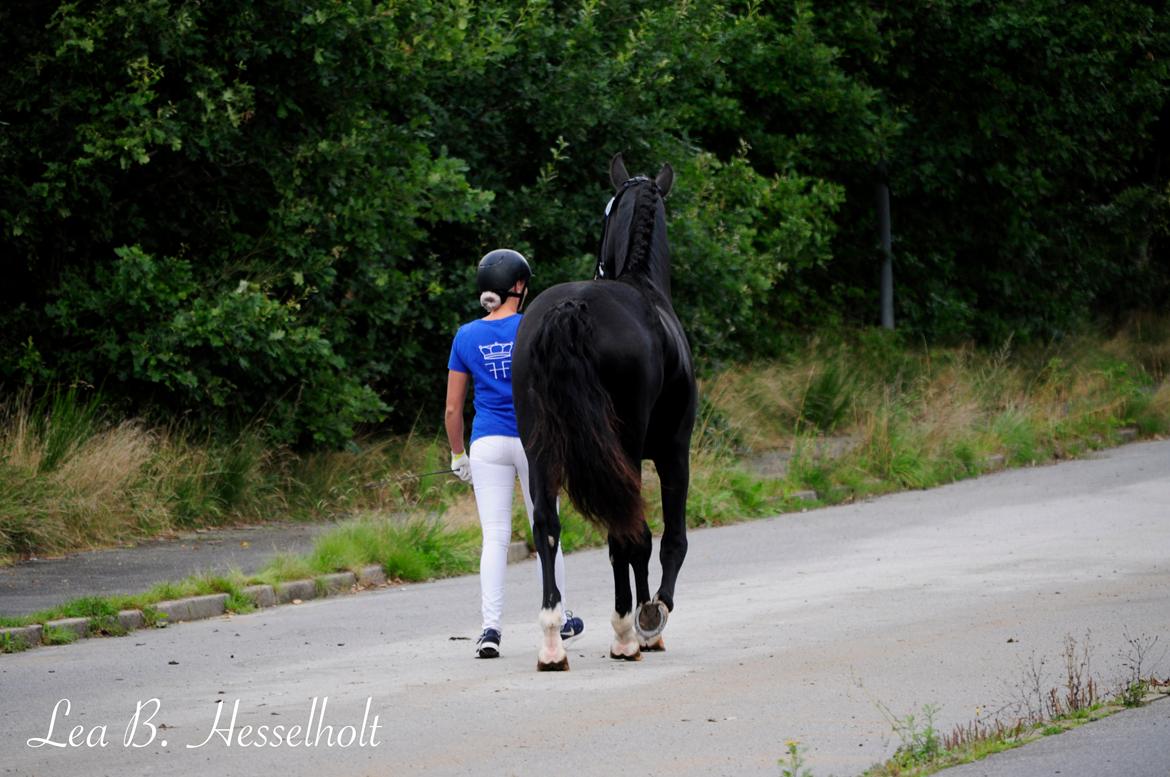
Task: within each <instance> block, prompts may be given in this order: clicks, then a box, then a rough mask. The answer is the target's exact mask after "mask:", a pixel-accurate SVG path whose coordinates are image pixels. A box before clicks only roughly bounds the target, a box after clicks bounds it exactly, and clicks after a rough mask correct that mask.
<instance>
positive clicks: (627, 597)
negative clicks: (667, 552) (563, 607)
mask: <svg viewBox="0 0 1170 777" xmlns="http://www.w3.org/2000/svg"><path fill="white" fill-rule="evenodd" d="M631 550H632V548H631V544H630V543H629V542H628V541H625V540H617V539H615V538H614V537H613V536H610V538H609V563H610V565H611V566H612V567H613V587H614V608H613V616H612V617H611V619H610V623H611V624H612V625H613V643H612V644H611V645H610V647H609V657H610V658H614V659H619V660H624V661H641V660H642V648H641V645H640V644H639V642H638V636H637V634H636V633H635V629H634V599H633V595H632V592H631V591H630V561H631Z"/></svg>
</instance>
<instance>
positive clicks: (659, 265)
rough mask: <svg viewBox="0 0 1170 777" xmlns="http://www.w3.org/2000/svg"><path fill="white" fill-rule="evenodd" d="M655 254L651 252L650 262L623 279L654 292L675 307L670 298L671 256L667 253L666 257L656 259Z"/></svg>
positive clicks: (626, 274)
mask: <svg viewBox="0 0 1170 777" xmlns="http://www.w3.org/2000/svg"><path fill="white" fill-rule="evenodd" d="M654 253H655V252H654V251H652V252H651V256H650V258H649V261H647V262H646V263H645V264H644V265H640V266H638V267H636V268H634V269H633V271H632V272H627V273H625V274H624V275H623V276H622V279H623V280H626V281H628V282H630V283H632V284H634V285H635V286H638V287H639V288H642V289H644V290H647V291H652V292H654V293H655V294H656V295H657V296H659V297H661V298H662V299H664V300H666V302H667V303H668V304H671V305H672V306H673V303H672V301H671V296H670V256H669V254H668V253H667V254H666V255H664V256H661V257H656V256H654Z"/></svg>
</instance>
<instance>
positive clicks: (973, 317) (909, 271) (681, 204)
mask: <svg viewBox="0 0 1170 777" xmlns="http://www.w3.org/2000/svg"><path fill="white" fill-rule="evenodd" d="M1168 27H1170V12H1167V11H1166V10H1165V8H1164V7H1163V6H1162V5H1161V4H1155V3H1148V2H1138V0H1124V1H1123V2H1110V3H1105V2H1090V3H1081V4H1076V5H1074V6H1068V5H1067V4H1059V3H1056V2H1055V0H1025V2H1013V3H987V2H975V1H974V0H935V1H934V2H930V3H907V4H900V5H897V4H895V5H888V6H887V5H881V6H878V5H873V4H869V3H860V2H857V0H830V1H829V2H824V3H817V4H815V5H813V4H811V3H808V2H806V1H804V0H798V1H796V2H793V1H792V0H789V2H763V1H762V0H753V1H751V2H747V3H743V2H713V3H702V4H696V3H689V2H681V1H677V2H676V1H674V0H668V1H667V2H658V3H650V2H646V1H645V0H633V1H632V2H623V3H615V2H612V1H611V0H576V1H575V2H572V3H554V2H551V0H506V1H504V2H495V3H476V4H473V3H468V2H465V1H461V0H455V1H454V2H440V1H439V0H400V1H399V0H395V1H393V2H382V3H375V2H369V1H367V2H363V1H361V0H338V2H333V3H328V4H307V3H304V2H295V1H294V0H256V1H254V2H248V3H239V2H227V1H226V0H105V2H99V3H80V2H76V3H63V2H57V3H40V2H32V1H31V0H14V1H13V2H10V3H7V4H5V5H4V6H3V7H2V8H0V43H2V44H3V49H2V50H0V61H2V62H3V64H4V72H5V74H6V78H5V79H4V80H3V81H0V256H2V257H3V265H4V270H5V275H6V282H5V283H4V284H2V285H0V303H2V307H0V380H3V381H4V382H5V383H6V384H8V385H12V386H15V385H17V384H20V383H28V384H33V385H34V386H48V385H52V384H56V383H72V382H84V383H90V384H94V385H102V386H104V388H105V390H106V391H107V392H108V393H112V394H114V395H116V396H119V397H122V398H124V399H125V400H126V401H127V402H128V403H130V404H131V405H132V406H135V407H137V408H138V409H140V410H141V409H154V411H155V412H161V413H165V414H177V413H184V414H188V415H190V416H193V417H194V418H196V419H200V420H201V422H203V423H206V424H209V425H214V424H218V423H220V422H221V421H223V420H224V419H226V420H227V421H229V422H234V423H246V422H252V421H255V420H256V419H262V420H263V421H264V422H265V423H266V424H267V425H268V426H269V428H270V429H271V432H272V434H273V435H274V436H275V437H276V438H277V439H281V440H288V441H298V442H301V443H305V444H326V445H336V444H340V443H342V442H344V441H346V440H348V439H350V438H351V437H352V435H353V433H354V431H355V429H357V428H359V426H360V425H362V424H369V423H375V422H388V423H391V424H394V425H399V426H402V425H409V424H410V423H412V422H414V420H415V419H416V418H417V417H418V416H419V413H422V412H427V413H429V412H431V410H432V409H433V408H434V406H435V404H436V402H437V400H438V396H437V395H438V393H439V391H440V390H441V385H442V376H443V360H444V358H445V355H446V350H447V347H448V345H449V339H450V336H451V333H452V332H453V331H454V327H455V326H456V324H457V323H459V322H460V321H462V320H465V319H467V318H469V317H471V316H474V315H476V311H475V307H474V294H472V291H473V286H472V272H471V270H472V268H473V267H474V264H475V261H476V260H477V259H478V257H479V256H480V255H482V254H483V253H484V252H485V251H486V250H488V249H490V248H493V247H497V246H500V245H510V246H514V247H516V248H519V249H520V250H522V251H524V252H526V253H527V254H528V255H529V256H530V258H531V259H532V261H533V264H534V266H535V268H536V277H535V281H534V285H535V287H536V288H535V290H536V291H539V289H540V288H544V287H546V286H548V285H551V284H552V283H555V282H558V281H562V280H569V279H579V278H582V277H588V276H589V275H590V274H591V272H592V267H593V262H594V257H593V255H594V252H595V251H596V242H597V240H598V237H599V225H600V223H599V222H600V213H601V209H602V207H603V206H604V203H605V201H606V200H607V199H608V197H609V190H608V185H607V183H606V175H605V170H606V163H607V161H608V159H609V157H610V156H611V155H612V153H614V152H615V151H618V150H622V151H624V152H625V153H626V158H627V160H628V161H629V162H630V166H631V169H634V168H642V169H645V170H652V169H657V166H658V165H659V164H660V163H661V162H662V161H666V160H669V161H670V162H672V163H673V164H674V166H675V167H676V169H677V170H678V173H679V175H678V181H679V184H680V185H679V186H677V187H676V191H675V193H674V194H673V195H672V198H671V201H670V203H669V204H668V205H669V207H668V210H669V214H670V229H671V239H672V245H673V248H674V260H675V267H676V269H675V296H676V306H677V307H678V309H679V312H680V315H681V316H682V318H683V319H684V323H685V324H686V326H687V328H688V331H689V333H690V335H691V337H692V340H693V344H694V346H695V349H696V352H697V353H698V354H699V355H700V358H701V359H702V361H703V363H705V364H708V365H711V364H716V363H718V362H719V361H720V360H723V359H739V358H750V357H752V356H756V355H768V354H773V353H776V352H777V350H778V349H780V348H782V347H783V339H782V336H781V333H782V332H783V331H785V330H786V329H790V328H792V327H801V328H805V327H814V326H818V325H823V324H826V323H839V322H861V323H868V322H871V321H872V320H874V319H875V318H876V313H877V301H876V294H875V291H874V290H875V288H876V277H877V260H876V251H875V248H876V245H875V244H876V229H875V216H874V212H873V192H874V184H875V179H876V174H875V170H876V168H877V163H878V162H879V161H882V160H885V161H886V162H887V163H888V170H889V180H890V185H891V189H892V192H893V202H894V227H895V236H896V244H895V250H896V254H897V265H896V277H897V289H898V298H897V302H898V316H899V320H900V321H901V322H902V323H903V324H904V325H905V326H907V327H908V328H910V329H911V330H912V331H915V332H919V333H921V334H923V335H926V336H928V337H932V338H944V339H947V338H950V339H954V338H968V337H977V338H983V339H988V340H999V339H1002V338H1004V337H1006V336H1008V335H1009V334H1011V335H1013V336H1023V337H1049V336H1052V335H1053V334H1056V333H1059V332H1060V331H1062V330H1063V329H1065V328H1067V327H1069V326H1072V325H1074V324H1075V323H1076V322H1077V321H1079V320H1083V319H1084V318H1085V317H1087V316H1090V315H1093V314H1096V313H1100V312H1115V311H1118V310H1122V309H1125V308H1128V307H1134V306H1140V305H1156V304H1162V303H1164V302H1165V301H1166V299H1167V288H1168V285H1170V272H1168V269H1167V256H1166V234H1167V222H1168V220H1170V218H1168V213H1170V191H1168V188H1167V183H1168V179H1170V176H1168V173H1167V169H1166V161H1165V155H1166V152H1167V150H1170V107H1168V106H1170V99H1168V95H1167V90H1168V89H1170V72H1168V67H1170V50H1168V49H1170V44H1168V43H1167V41H1170V29H1168Z"/></svg>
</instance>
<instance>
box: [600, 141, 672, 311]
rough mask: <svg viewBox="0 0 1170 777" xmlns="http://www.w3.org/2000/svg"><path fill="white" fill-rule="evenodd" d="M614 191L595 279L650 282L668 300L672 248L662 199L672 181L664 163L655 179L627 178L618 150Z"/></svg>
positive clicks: (607, 209) (611, 168) (613, 167)
mask: <svg viewBox="0 0 1170 777" xmlns="http://www.w3.org/2000/svg"><path fill="white" fill-rule="evenodd" d="M609 180H610V182H611V183H612V184H613V188H614V195H613V198H612V199H610V201H609V204H608V205H606V207H605V220H604V226H603V227H602V234H601V250H600V251H599V252H598V262H597V275H596V277H598V278H604V279H608V280H616V279H619V278H620V279H624V280H632V281H635V282H643V283H648V284H649V285H651V286H653V287H655V288H656V289H657V290H658V291H659V292H661V293H662V294H663V295H664V296H665V297H666V298H667V299H668V300H669V299H670V246H669V244H668V242H667V240H666V207H665V205H664V204H663V200H664V199H665V198H666V195H667V194H669V193H670V188H671V186H673V185H674V169H673V168H672V167H671V166H670V164H669V163H667V164H664V165H663V166H662V169H661V170H659V171H658V175H656V176H655V177H654V178H648V177H646V176H644V175H637V176H631V175H630V174H629V173H628V172H627V171H626V165H625V162H624V161H623V160H622V155H621V154H620V153H618V154H615V155H614V157H613V159H612V160H611V161H610V163H609Z"/></svg>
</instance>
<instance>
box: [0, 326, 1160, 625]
mask: <svg viewBox="0 0 1170 777" xmlns="http://www.w3.org/2000/svg"><path fill="white" fill-rule="evenodd" d="M1168 367H1170V319H1167V318H1165V317H1152V316H1141V317H1135V318H1134V319H1132V320H1131V321H1130V322H1129V323H1127V324H1126V325H1125V326H1123V327H1121V328H1120V329H1119V330H1117V331H1116V332H1115V333H1114V334H1113V335H1111V336H1108V337H1106V336H1102V335H1095V334H1084V335H1081V336H1077V337H1069V338H1066V339H1064V340H1063V341H1061V342H1059V343H1055V344H1051V345H1047V346H1029V347H1024V348H1016V347H1014V346H1013V344H1012V343H1011V342H1010V341H1009V342H1008V343H1005V344H1004V345H1002V346H1001V347H999V348H997V349H993V350H986V349H978V348H974V347H970V346H964V347H955V348H923V347H918V346H916V345H914V344H912V343H906V342H904V341H902V340H900V339H899V338H898V337H896V336H894V335H891V334H889V333H886V332H882V331H876V330H870V331H849V332H844V333H836V334H825V333H822V334H821V335H818V336H816V337H813V338H810V339H807V340H806V341H804V342H803V343H801V344H800V345H799V346H794V347H793V348H792V349H791V350H790V353H789V356H788V357H787V358H786V359H783V360H777V361H772V362H768V363H757V364H751V365H738V366H731V367H728V368H726V369H724V370H722V371H721V372H718V373H716V374H715V375H714V376H713V377H710V378H708V379H707V380H705V381H704V382H703V385H702V392H701V393H702V397H703V399H702V408H701V413H700V418H699V422H698V425H697V428H696V432H695V436H694V447H693V451H692V488H691V495H690V499H689V510H688V520H689V522H690V524H691V526H693V527H694V526H717V525H722V524H726V523H733V522H737V521H742V520H746V519H750V518H756V517H763V516H770V515H776V514H778V513H782V512H785V511H791V510H801V509H807V508H809V507H813V506H818V505H825V504H834V503H840V502H844V501H850V500H856V499H862V498H866V497H868V496H872V495H877V494H882V493H888V492H892V491H897V490H901V489H907V488H928V487H931V486H935V485H939V484H942V483H948V482H952V481H955V480H959V479H962V478H967V477H972V476H976V475H979V474H981V473H984V472H987V471H990V470H994V469H998V468H1001V467H1012V466H1028V465H1032V464H1043V463H1048V462H1052V461H1056V460H1059V459H1063V458H1068V457H1073V456H1077V455H1080V454H1082V453H1084V452H1087V451H1091V450H1095V449H1098V448H1102V447H1107V446H1110V445H1114V444H1116V443H1117V442H1119V441H1121V440H1122V437H1121V436H1120V434H1119V433H1120V432H1121V431H1122V430H1133V433H1134V434H1136V435H1137V436H1141V437H1151V436H1157V435H1162V434H1165V433H1167V432H1168V431H1170V382H1168V381H1167V379H1166V377H1167V368H1168ZM110 413H111V411H110V410H109V409H108V408H107V407H106V406H105V405H103V404H102V402H101V396H100V394H99V393H98V392H92V391H84V390H82V389H80V388H74V389H68V390H65V391H60V392H56V393H53V394H50V395H48V396H44V397H40V398H34V397H32V396H31V395H29V394H24V395H22V396H19V397H17V398H15V399H12V400H10V401H9V402H8V403H7V404H5V405H4V407H3V412H2V414H0V417H2V419H3V420H2V423H0V558H3V559H5V560H7V561H9V562H10V561H13V560H17V559H19V558H22V557H28V556H45V555H52V554H59V553H64V552H69V551H75V550H79V549H84V548H87V547H96V546H103V545H111V544H116V543H120V542H133V541H134V540H137V539H142V538H146V537H155V536H165V535H167V534H168V533H173V532H181V531H187V530H192V529H198V528H208V527H215V526H224V525H239V524H245V523H252V522H263V521H268V520H273V519H281V520H294V521H297V520H301V521H320V520H336V521H338V522H339V523H338V526H337V528H336V529H334V530H332V531H330V532H327V533H326V534H324V535H322V536H321V537H320V538H319V540H318V542H317V545H316V548H315V550H314V551H313V552H312V553H311V554H309V555H308V556H305V557H293V556H280V557H277V558H275V559H273V560H272V561H271V562H270V563H269V564H268V565H267V566H266V567H265V568H264V569H263V570H260V571H259V572H257V573H255V574H252V575H243V574H239V573H236V574H228V575H208V576H202V577H196V578H191V579H188V580H186V581H181V582H177V583H173V584H168V585H164V586H158V587H156V588H155V589H153V590H152V591H149V592H146V593H144V594H142V595H138V596H130V597H111V598H109V599H108V601H107V600H105V599H103V600H94V599H85V600H81V603H80V604H78V603H68V604H65V605H62V606H61V607H58V608H54V609H53V610H51V611H46V612H43V613H37V614H34V615H32V616H26V617H19V618H11V617H10V618H0V625H22V624H26V623H33V622H43V621H45V620H50V619H53V618H60V617H76V616H83V617H100V613H99V612H98V611H97V610H95V609H94V608H95V607H98V605H97V604H95V602H97V601H105V602H107V604H106V605H102V607H104V608H105V609H101V608H100V607H98V609H99V610H101V612H105V613H106V614H107V615H108V611H111V608H112V612H114V613H116V612H117V610H118V609H125V608H131V607H133V608H143V607H149V605H150V604H151V603H153V602H158V601H162V600H165V599H170V598H175V597H177V596H186V595H195V594H202V593H221V592H226V593H230V594H233V596H237V595H238V596H237V598H238V599H239V600H240V602H241V607H246V606H247V602H246V597H243V596H242V595H239V591H240V590H241V589H242V588H243V587H244V586H246V585H249V584H252V583H276V582H281V581H284V580H293V579H304V578H312V577H315V576H318V575H322V574H327V573H330V572H337V571H347V570H357V569H359V568H360V567H362V566H365V565H369V564H379V565H381V566H382V567H383V569H384V570H385V572H386V574H387V576H388V578H389V579H391V580H401V581H413V580H426V579H431V578H436V577H442V576H448V575H456V574H465V573H468V572H473V571H475V569H476V568H477V565H478V545H479V527H478V521H477V520H476V518H475V508H474V501H473V497H472V495H471V493H470V490H469V489H468V488H467V487H466V486H463V485H462V484H461V483H459V482H458V481H456V480H455V479H454V478H452V477H450V476H449V475H446V474H443V473H441V472H440V473H439V474H432V473H436V472H438V471H439V470H442V469H444V468H445V466H446V448H445V441H444V440H443V439H441V438H440V437H439V435H438V433H437V431H438V430H437V429H436V430H434V431H433V432H430V431H429V432H428V433H426V434H423V433H421V432H419V431H417V430H418V429H421V428H422V422H421V421H419V422H417V423H416V432H415V433H412V434H409V435H405V436H399V437H385V438H381V439H377V440H366V441H362V442H360V443H357V444H355V445H353V446H351V447H350V448H349V449H348V450H344V451H313V452H308V453H298V452H297V451H295V450H294V449H292V448H290V447H287V446H279V445H273V444H266V443H265V442H264V438H263V436H262V433H261V431H260V430H249V431H246V432H244V433H243V434H241V435H239V436H238V437H236V438H235V439H234V440H231V441H222V440H215V439H212V438H208V437H200V436H197V435H196V434H194V433H192V432H190V431H187V430H184V429H183V428H181V427H178V426H172V427H168V428H157V427H149V426H147V425H146V424H144V423H141V422H136V421H117V420H115V418H114V417H113V416H112V415H111V414H110ZM644 474H645V479H646V489H645V494H646V498H647V508H648V515H649V518H650V521H651V524H652V526H654V527H655V528H657V527H658V526H659V525H660V515H661V506H660V503H659V501H658V499H659V497H658V490H657V483H656V482H655V475H654V472H653V467H652V465H650V464H647V465H646V466H645V468H644ZM562 514H563V523H564V530H563V535H562V540H563V544H564V547H565V549H566V550H568V551H572V550H575V549H578V548H582V547H590V546H596V545H600V544H602V543H603V542H604V536H603V535H602V534H601V533H600V532H599V531H598V530H597V529H595V528H594V527H593V526H591V525H589V524H588V523H586V522H585V521H584V520H583V519H581V518H580V516H578V515H577V514H576V512H575V511H574V510H573V509H572V505H571V504H569V503H568V502H567V500H562ZM514 534H515V538H516V539H518V540H526V539H529V532H528V526H527V519H526V517H525V514H524V510H523V507H522V502H521V500H520V498H519V493H518V492H517V499H516V503H515V512H514ZM107 605H108V606H107Z"/></svg>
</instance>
